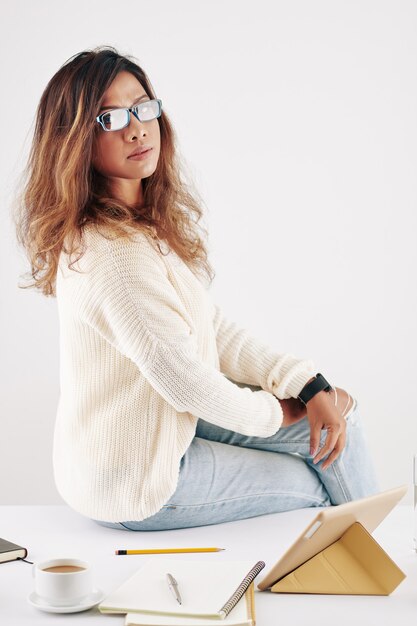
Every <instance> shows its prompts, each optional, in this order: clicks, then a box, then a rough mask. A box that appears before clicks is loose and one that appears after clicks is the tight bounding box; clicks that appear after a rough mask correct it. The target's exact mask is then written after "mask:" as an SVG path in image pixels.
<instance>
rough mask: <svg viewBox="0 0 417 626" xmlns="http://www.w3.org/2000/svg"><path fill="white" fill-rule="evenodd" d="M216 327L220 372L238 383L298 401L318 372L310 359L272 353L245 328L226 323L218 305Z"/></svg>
mask: <svg viewBox="0 0 417 626" xmlns="http://www.w3.org/2000/svg"><path fill="white" fill-rule="evenodd" d="M213 326H214V330H215V333H216V343H217V351H218V354H219V359H220V370H221V371H222V372H223V373H224V374H225V375H226V376H227V377H228V378H230V379H232V380H235V381H236V382H239V383H245V384H247V385H257V386H259V387H262V389H264V390H266V391H269V392H270V393H273V394H274V395H275V396H276V397H277V398H279V399H280V400H284V399H287V398H296V397H297V396H298V394H299V393H300V391H301V389H302V388H303V387H304V385H305V384H306V383H307V381H308V380H309V379H310V378H312V376H314V374H315V372H316V369H315V366H314V362H313V361H312V360H311V359H298V358H296V357H295V356H294V355H293V354H290V353H278V352H274V351H272V350H271V349H270V348H269V346H267V345H265V344H264V343H262V342H261V341H260V340H259V339H257V338H256V337H253V336H251V335H250V334H249V333H248V331H247V330H246V329H245V328H239V327H238V326H237V324H235V322H232V321H229V320H228V319H226V318H225V316H224V314H223V312H222V310H221V308H220V307H219V306H218V305H217V304H215V303H213Z"/></svg>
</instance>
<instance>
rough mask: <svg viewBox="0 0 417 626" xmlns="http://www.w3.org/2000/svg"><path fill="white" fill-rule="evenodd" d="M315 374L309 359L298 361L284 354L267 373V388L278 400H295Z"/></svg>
mask: <svg viewBox="0 0 417 626" xmlns="http://www.w3.org/2000/svg"><path fill="white" fill-rule="evenodd" d="M315 374H316V367H315V365H314V362H313V361H312V360H311V359H304V360H301V361H300V359H297V358H296V357H295V356H294V355H292V354H286V355H285V356H284V358H283V359H280V360H279V361H278V363H276V365H275V366H274V367H273V368H272V370H271V372H270V373H269V376H268V379H267V382H268V387H269V389H270V390H271V393H273V394H274V395H275V396H276V397H277V398H278V399H279V400H285V399H288V398H296V397H297V396H298V394H299V393H300V391H301V389H302V388H303V387H304V385H305V384H306V383H307V381H308V380H309V379H310V378H312V377H313V376H314V375H315Z"/></svg>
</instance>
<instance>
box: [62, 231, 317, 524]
mask: <svg viewBox="0 0 417 626" xmlns="http://www.w3.org/2000/svg"><path fill="white" fill-rule="evenodd" d="M85 240H86V243H87V250H86V252H85V253H84V256H83V257H82V258H81V260H80V261H79V262H77V263H76V264H75V265H74V268H75V269H76V270H78V271H74V270H70V269H68V267H67V266H68V257H67V255H66V254H64V253H61V257H60V265H59V269H58V274H57V301H58V311H59V320H60V359H61V361H60V399H59V405H58V410H57V418H56V424H55V433H54V451H53V467H54V477H55V482H56V486H57V489H58V491H59V493H60V494H61V496H62V498H63V499H64V500H65V501H66V502H67V504H68V505H69V506H71V507H72V508H73V509H75V510H76V511H78V512H79V513H81V514H83V515H85V516H88V517H91V518H93V519H97V520H104V521H110V522H119V521H128V520H142V519H144V518H146V517H149V516H150V515H153V514H154V513H156V512H157V511H158V510H159V509H160V508H161V507H162V505H163V504H164V503H165V502H166V501H167V500H168V499H169V497H170V496H171V495H172V494H173V492H174V491H175V488H176V484H177V480H178V473H179V465H180V460H181V457H182V456H183V454H184V453H185V451H186V450H187V448H188V446H189V445H190V443H191V441H192V439H193V437H194V435H195V428H196V423H197V420H198V418H202V419H204V420H206V421H208V422H212V423H213V424H217V425H218V426H221V427H223V428H227V429H230V430H235V431H237V432H239V433H242V434H245V435H256V436H259V437H268V436H270V435H272V434H274V433H275V432H276V431H277V430H278V428H279V427H280V424H281V421H282V409H281V406H280V404H279V402H278V401H277V399H276V397H277V398H280V399H284V398H289V397H296V396H297V395H298V393H299V391H300V390H301V389H302V387H303V386H304V385H305V383H306V382H307V380H308V379H309V378H311V377H312V376H313V375H314V373H315V368H314V363H313V362H312V361H311V360H301V359H297V358H295V357H294V356H293V355H291V354H280V353H278V352H274V351H272V350H271V349H270V348H269V347H268V346H266V345H264V344H263V343H261V342H260V341H259V340H258V339H256V338H254V337H252V336H250V335H249V334H248V332H247V331H246V330H245V329H244V328H239V327H238V326H237V325H236V324H235V323H233V322H231V321H228V320H227V319H225V318H224V316H223V314H222V312H221V310H220V308H219V307H218V306H216V305H215V304H214V303H213V302H212V300H211V298H210V295H209V293H208V289H207V287H206V286H204V284H203V282H202V280H200V279H199V278H197V277H196V275H195V274H194V273H193V272H192V271H191V270H190V269H189V267H188V266H187V265H186V264H185V263H184V262H183V261H182V260H181V259H180V258H179V257H178V256H177V255H176V254H175V253H174V252H173V251H172V250H170V249H169V248H168V246H167V245H166V244H165V242H160V244H161V247H163V246H164V248H163V252H164V254H165V253H166V252H168V254H167V255H166V256H164V254H161V253H160V251H159V250H158V246H157V243H156V242H155V241H154V240H152V238H151V237H149V236H148V235H147V234H145V233H143V232H141V231H138V232H137V233H135V235H134V241H133V242H129V241H128V240H125V239H122V238H118V239H116V240H113V241H109V240H108V239H106V238H105V237H103V236H102V235H100V234H98V233H97V232H96V230H95V229H93V228H92V227H91V226H89V227H87V228H86V229H85ZM73 258H74V257H73ZM80 271H81V272H82V273H80ZM233 381H235V382H239V383H244V384H249V385H259V386H260V387H261V388H262V390H259V391H258V390H256V391H253V390H252V389H250V388H248V387H243V388H242V387H239V386H238V385H236V384H235V382H233ZM275 396H276V397H275Z"/></svg>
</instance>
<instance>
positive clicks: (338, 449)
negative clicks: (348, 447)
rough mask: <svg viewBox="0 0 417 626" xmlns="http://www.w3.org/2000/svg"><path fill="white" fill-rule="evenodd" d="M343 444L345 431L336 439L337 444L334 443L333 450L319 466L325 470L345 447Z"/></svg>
mask: <svg viewBox="0 0 417 626" xmlns="http://www.w3.org/2000/svg"><path fill="white" fill-rule="evenodd" d="M345 444H346V433H342V434H341V435H340V437H339V439H338V440H337V444H336V445H335V447H334V449H333V452H332V453H331V454H329V456H328V458H327V459H326V460H325V461H324V463H323V465H322V466H321V468H322V469H323V470H326V469H327V468H328V467H329V465H331V464H332V463H333V462H334V461H336V459H337V458H338V457H339V456H340V454H341V453H342V450H343V448H344V447H345Z"/></svg>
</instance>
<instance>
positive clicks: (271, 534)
mask: <svg viewBox="0 0 417 626" xmlns="http://www.w3.org/2000/svg"><path fill="white" fill-rule="evenodd" d="M315 513H316V510H314V509H303V510H300V511H292V512H288V513H281V514H275V515H268V516H262V517H258V518H253V519H249V520H243V521H239V522H233V523H229V524H223V525H217V526H207V527H203V528H192V529H185V530H173V531H162V532H147V533H146V532H142V533H139V532H136V533H135V532H128V531H123V530H113V529H109V528H105V527H102V526H99V525H98V524H96V523H94V522H92V521H90V520H89V519H87V518H85V517H83V516H81V515H78V514H77V513H75V512H74V511H72V510H71V509H70V508H68V507H66V506H0V537H3V538H5V539H8V540H10V541H13V542H14V543H18V544H20V545H23V546H25V547H27V548H28V550H29V554H28V557H27V558H28V559H29V560H30V561H34V562H36V561H40V560H44V559H47V558H50V557H51V558H54V557H60V556H75V557H79V558H84V559H86V560H88V561H90V562H91V563H92V565H93V568H94V580H95V584H96V587H98V588H99V589H102V590H103V591H104V592H105V593H109V592H110V591H111V590H113V589H115V588H116V587H117V586H119V585H120V584H121V583H122V582H123V581H124V580H125V579H127V578H128V577H129V576H131V575H132V574H133V573H134V572H135V571H136V570H137V569H139V568H140V567H141V566H142V564H143V563H144V562H145V561H146V560H147V559H149V558H158V556H153V557H148V556H116V555H115V554H114V550H115V549H118V548H119V549H123V548H141V547H144V548H152V547H159V546H161V547H165V546H166V547H181V546H198V545H206V546H218V547H222V548H226V550H225V551H224V552H217V553H214V554H195V555H194V554H192V555H184V554H181V555H172V557H170V558H172V559H173V560H175V559H176V558H180V559H184V558H187V559H189V560H193V559H195V560H197V559H198V560H200V559H207V560H208V559H213V560H218V561H220V560H222V559H230V560H233V559H249V560H251V559H253V560H254V561H256V560H263V561H265V562H266V568H265V569H264V570H263V572H262V573H261V574H260V575H259V578H258V580H260V578H261V576H263V575H264V573H265V572H266V571H267V570H268V569H269V568H270V567H271V566H272V565H273V564H274V562H275V561H276V560H277V559H278V557H279V556H280V555H281V554H282V553H283V551H284V550H286V549H287V547H288V546H289V545H290V544H291V543H292V542H293V540H294V539H295V538H296V537H297V536H298V535H299V534H300V533H301V532H302V530H303V529H304V527H305V526H306V525H307V523H308V522H309V520H310V519H311V518H312V517H313V516H314V515H315ZM373 536H374V537H375V539H376V540H377V541H378V542H379V543H380V545H381V546H382V547H383V548H384V550H385V551H386V552H387V553H388V554H389V555H390V556H391V558H392V559H393V560H394V561H395V562H396V563H397V565H398V566H399V567H400V568H401V569H402V570H403V571H404V572H405V574H406V575H407V578H406V579H405V580H404V581H403V582H402V583H401V584H400V585H399V587H397V589H396V590H395V591H394V592H393V593H392V594H391V595H390V596H379V597H375V596H331V595H321V596H320V595H291V594H286V595H284V594H283V595H280V594H272V593H270V592H259V591H258V592H257V593H256V596H255V597H256V614H257V624H258V626H276V625H277V624H278V623H281V624H291V625H295V626H298V625H301V624H303V623H307V624H308V625H309V626H316V625H317V626H327V625H330V624H331V625H332V626H347V625H349V626H353V625H354V624H359V625H362V624H364V625H365V624H373V625H375V626H382V625H387V626H388V625H389V626H392V625H393V624H407V623H409V624H414V623H416V621H417V555H416V554H415V553H414V552H413V550H412V509H411V507H410V506H405V505H399V506H397V507H396V509H394V511H392V512H391V514H390V515H389V516H388V517H387V518H386V519H385V520H384V522H383V523H382V524H381V525H380V526H379V527H378V528H377V529H376V530H375V531H374V533H373ZM164 558H166V555H165V557H164ZM31 570H32V566H31V565H29V564H28V563H23V562H21V561H17V562H10V563H4V564H0V623H1V624H5V625H6V624H7V625H8V624H10V625H12V624H13V626H15V625H16V624H19V625H21V624H27V625H28V626H29V624H31V625H32V624H33V625H36V624H39V625H42V626H44V625H46V626H48V625H50V626H55V625H56V624H60V625H62V624H64V622H65V625H66V626H73V625H74V626H76V625H77V624H82V623H86V622H87V621H88V624H90V625H91V626H94V625H95V624H101V626H106V624H107V625H108V626H119V625H120V626H121V625H122V624H124V616H123V615H102V614H101V613H100V612H99V611H98V609H97V607H94V608H93V609H90V610H89V611H86V612H84V613H74V614H65V615H59V614H52V613H44V612H42V611H40V610H38V609H35V608H34V607H32V606H31V605H30V604H29V603H28V601H27V596H28V595H29V593H30V592H31V591H32V572H31Z"/></svg>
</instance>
